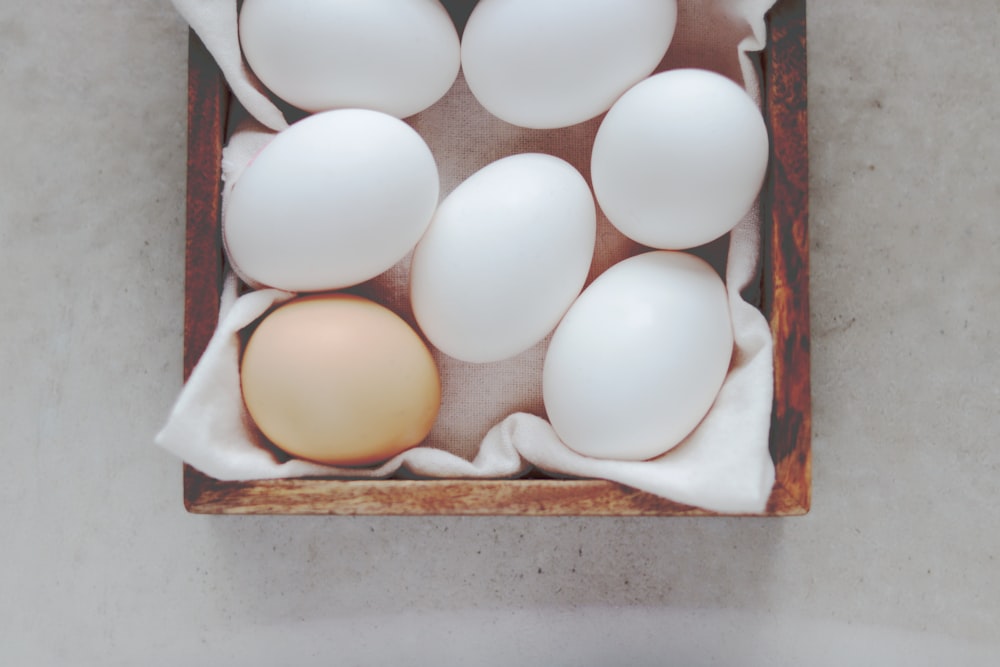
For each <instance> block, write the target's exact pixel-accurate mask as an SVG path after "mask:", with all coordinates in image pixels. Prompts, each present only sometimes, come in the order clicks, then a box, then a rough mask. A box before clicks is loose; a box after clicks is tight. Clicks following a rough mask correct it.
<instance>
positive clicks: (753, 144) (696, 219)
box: [591, 69, 768, 249]
mask: <svg viewBox="0 0 1000 667" xmlns="http://www.w3.org/2000/svg"><path fill="white" fill-rule="evenodd" d="M767 160H768V138H767V128H766V127H765V126H764V120H763V117H762V116H761V113H760V110H759V109H758V108H757V106H756V105H755V104H754V102H753V100H751V99H750V96H749V95H747V93H746V91H744V90H743V89H742V88H740V87H739V86H738V85H736V84H735V83H733V82H732V81H730V80H729V79H727V78H726V77H724V76H722V75H720V74H715V73H714V72H709V71H706V70H696V69H682V70H671V71H668V72H663V73H661V74H657V75H655V76H652V77H650V78H649V79H646V80H645V81H643V82H641V83H639V84H638V85H636V86H635V87H634V88H632V89H631V90H629V91H628V92H627V93H625V94H624V95H623V96H622V97H621V99H619V100H618V101H617V102H616V103H615V105H614V106H613V107H612V108H611V110H610V111H609V112H608V115H607V116H606V117H605V118H604V120H603V121H602V122H601V126H600V128H599V129H598V131H597V136H596V137H595V139H594V149H593V154H592V156H591V177H592V179H593V185H594V194H595V195H596V197H597V201H598V203H599V204H600V206H601V209H602V210H603V211H604V213H605V215H607V216H608V219H609V220H610V221H611V223H612V224H613V225H614V226H615V227H617V228H618V229H619V230H620V231H621V232H622V233H623V234H625V235H626V236H628V237H629V238H631V239H633V240H635V241H638V242H639V243H642V244H644V245H648V246H651V247H653V248H663V249H681V248H692V247H694V246H698V245H701V244H704V243H708V242H709V241H712V240H714V239H716V238H718V237H720V236H722V235H723V234H725V233H726V232H728V231H730V230H731V229H732V228H733V227H734V226H736V224H737V223H738V222H739V221H740V220H741V219H742V218H743V216H744V215H745V214H746V213H747V212H748V211H749V210H750V207H751V206H752V205H753V202H754V200H755V199H756V197H757V194H758V193H759V191H760V188H761V185H762V183H763V181H764V174H765V172H766V170H767Z"/></svg>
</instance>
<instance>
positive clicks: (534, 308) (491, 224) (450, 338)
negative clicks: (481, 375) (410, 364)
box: [410, 153, 596, 362]
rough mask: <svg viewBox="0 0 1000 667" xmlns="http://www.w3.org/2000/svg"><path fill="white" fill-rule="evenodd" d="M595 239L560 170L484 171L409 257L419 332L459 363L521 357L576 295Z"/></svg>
mask: <svg viewBox="0 0 1000 667" xmlns="http://www.w3.org/2000/svg"><path fill="white" fill-rule="evenodd" d="M595 234H596V210H595V205H594V200H593V196H592V195H591V192H590V187H589V186H588V185H587V182H586V181H585V180H584V178H583V176H581V175H580V173H579V172H578V171H577V170H576V169H575V168H574V167H573V166H572V165H570V164H569V163H568V162H566V161H564V160H562V159H559V158H556V157H553V156H551V155H545V154H541V153H524V154H519V155H513V156H510V157H506V158H503V159H500V160H498V161H496V162H493V163H492V164H489V165H487V166H486V167H484V168H482V169H481V170H479V171H478V172H476V173H475V174H473V175H472V176H470V177H469V178H468V179H467V180H465V181H464V182H462V183H461V184H460V185H459V186H458V187H457V188H456V189H455V190H454V191H453V192H452V193H451V194H450V195H448V197H447V198H446V199H445V200H444V201H443V202H442V203H441V205H440V207H439V208H438V210H437V213H436V214H435V215H434V219H433V221H432V222H431V224H430V227H429V228H428V229H427V232H426V234H425V235H424V237H423V239H421V241H420V243H419V244H418V245H417V248H416V250H415V251H414V253H413V261H412V265H411V271H410V296H411V302H412V305H413V313H414V316H415V317H416V320H417V322H418V324H419V325H420V328H421V330H422V331H423V333H424V335H426V336H427V338H428V339H429V340H430V341H431V343H433V344H434V345H435V346H436V347H437V348H438V349H439V350H441V351H442V352H444V353H445V354H447V355H449V356H452V357H455V358H457V359H460V360H462V361H469V362H488V361H499V360H502V359H506V358H509V357H511V356H514V355H516V354H518V353H520V352H523V351H524V350H526V349H528V348H530V347H532V346H533V345H535V344H536V343H538V342H539V341H540V340H542V339H543V338H544V337H545V336H546V335H548V334H549V333H550V332H551V331H552V329H553V328H554V327H555V326H556V324H557V323H558V322H559V318H560V317H562V315H563V313H565V312H566V309H567V308H569V305H570V303H572V301H573V299H574V298H576V296H577V295H578V294H579V293H580V290H581V289H582V287H583V284H584V281H585V280H586V278H587V272H588V270H589V269H590V263H591V258H592V256H593V252H594V243H595Z"/></svg>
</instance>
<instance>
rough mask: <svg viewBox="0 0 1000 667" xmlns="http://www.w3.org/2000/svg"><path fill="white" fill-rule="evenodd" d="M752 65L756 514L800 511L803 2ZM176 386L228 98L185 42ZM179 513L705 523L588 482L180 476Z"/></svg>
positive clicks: (806, 452) (214, 246) (212, 297)
mask: <svg viewBox="0 0 1000 667" xmlns="http://www.w3.org/2000/svg"><path fill="white" fill-rule="evenodd" d="M768 30H769V37H768V39H769V46H768V50H767V53H766V54H765V58H764V63H763V64H764V95H765V116H766V119H767V121H768V125H769V129H770V132H771V136H772V143H773V152H772V168H771V176H770V178H769V179H768V183H767V185H766V189H765V191H764V197H763V202H764V209H765V225H764V229H763V239H762V245H763V247H762V251H763V253H762V254H763V258H762V262H763V267H762V269H763V274H764V280H763V290H762V304H761V307H762V310H763V312H764V313H765V315H767V316H768V319H769V321H770V323H771V329H772V333H773V335H774V341H775V404H774V410H773V415H772V433H771V454H772V458H773V459H774V460H775V463H776V469H777V481H776V483H775V487H774V490H773V492H772V494H771V498H770V501H769V503H768V506H767V510H766V512H765V514H766V515H770V516H788V515H796V514H803V513H805V512H807V511H808V509H809V502H810V483H811V482H810V461H811V459H810V402H809V401H810V397H809V310H808V307H809V301H808V236H807V230H808V208H807V193H808V170H807V169H808V162H807V152H806V151H807V148H806V128H807V126H806V60H805V39H806V23H805V0H779V2H778V4H777V5H776V6H775V9H774V10H773V11H772V12H771V15H770V17H769V28H768ZM190 51H191V59H190V65H189V69H190V78H189V96H190V103H189V123H190V126H189V129H188V134H189V160H188V231H187V234H188V245H187V274H186V275H187V284H186V288H185V293H186V298H185V353H184V355H185V356H184V372H185V377H187V374H189V373H190V371H191V369H192V368H193V367H194V364H195V363H196V362H197V359H198V357H199V356H200V355H201V352H202V351H203V350H204V347H205V345H206V344H207V342H208V340H209V338H210V336H211V333H212V330H213V328H214V326H215V322H216V320H217V317H218V299H219V294H220V290H221V275H222V261H223V259H222V252H221V242H220V235H219V201H220V185H221V184H220V162H221V150H222V143H223V141H224V134H225V115H226V109H227V105H228V100H229V95H228V93H227V91H226V88H225V84H224V81H223V80H222V78H221V76H220V75H219V73H218V70H217V69H216V67H215V65H214V63H213V62H212V60H211V58H210V57H209V55H208V54H207V52H206V51H205V49H204V47H203V46H202V45H201V42H200V41H199V40H198V39H197V37H196V36H194V35H193V34H192V35H191V47H190ZM184 503H185V506H186V507H187V509H188V510H189V511H191V512H196V513H209V514H403V515H415V514H463V515H619V516H628V515H632V516H650V515H652V516H664V515H671V516H700V515H710V514H712V513H710V512H706V511H704V510H700V509H697V508H692V507H689V506H686V505H681V504H678V503H674V502H671V501H668V500H665V499H663V498H659V497H657V496H654V495H651V494H648V493H643V492H640V491H635V490H634V489H630V488H628V487H625V486H622V485H620V484H616V483H613V482H606V481H600V480H554V479H539V478H535V477H532V478H530V479H518V480H489V481H473V480H377V481H367V480H366V481H360V480H358V481H353V480H352V481H344V480H330V479H295V480H267V481H252V482H220V481H218V480H215V479H212V478H210V477H207V476H205V475H203V474H202V473H200V472H199V471H197V470H195V469H193V468H191V467H190V466H186V465H185V466H184Z"/></svg>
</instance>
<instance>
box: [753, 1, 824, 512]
mask: <svg viewBox="0 0 1000 667" xmlns="http://www.w3.org/2000/svg"><path fill="white" fill-rule="evenodd" d="M805 20H806V16H805V3H804V2H801V1H797V2H782V3H779V5H777V6H776V8H775V10H774V11H773V12H772V14H771V16H770V23H769V35H768V40H769V48H768V50H767V52H766V53H765V55H764V89H765V94H766V104H765V114H766V116H767V120H768V126H769V129H770V132H771V143H772V155H771V170H770V173H771V176H770V178H769V179H768V185H767V189H766V190H765V204H766V206H765V210H766V211H767V212H768V216H769V218H768V219H767V220H766V222H765V227H766V228H767V230H768V231H769V234H765V237H764V243H765V244H766V253H767V255H768V256H769V257H770V262H769V263H770V265H771V270H770V271H765V274H764V276H765V280H764V291H763V295H762V298H763V304H762V308H763V310H764V312H765V313H766V314H767V315H768V319H769V321H770V323H771V331H772V334H773V338H774V407H773V410H772V417H771V458H772V459H774V461H775V462H776V477H777V479H776V482H775V492H774V493H773V494H772V497H771V500H770V502H769V504H768V512H769V513H775V514H794V513H805V512H807V511H808V510H809V504H810V501H811V488H812V484H811V477H812V472H811V461H812V459H811V448H810V443H811V435H812V434H811V429H812V427H811V407H810V406H811V397H810V384H809V235H808V227H809V226H808V218H809V200H808V193H809V159H808V150H807V140H806V136H807V127H808V123H807V97H806V28H805Z"/></svg>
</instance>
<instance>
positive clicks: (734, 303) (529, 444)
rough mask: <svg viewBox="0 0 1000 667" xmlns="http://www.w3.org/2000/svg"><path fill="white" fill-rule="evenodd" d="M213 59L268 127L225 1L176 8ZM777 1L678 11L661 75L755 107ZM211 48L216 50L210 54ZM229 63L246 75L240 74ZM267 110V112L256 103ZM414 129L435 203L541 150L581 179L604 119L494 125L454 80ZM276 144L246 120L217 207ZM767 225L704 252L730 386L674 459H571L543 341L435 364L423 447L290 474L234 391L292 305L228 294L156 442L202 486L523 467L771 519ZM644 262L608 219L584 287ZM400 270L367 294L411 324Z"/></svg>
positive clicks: (264, 294)
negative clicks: (496, 356)
mask: <svg viewBox="0 0 1000 667" xmlns="http://www.w3.org/2000/svg"><path fill="white" fill-rule="evenodd" d="M175 3H176V4H177V5H178V8H179V9H181V10H182V13H183V14H184V16H185V17H186V18H187V19H188V20H189V21H190V22H191V24H192V26H193V27H194V28H195V30H196V31H198V32H199V34H200V35H201V37H202V39H203V40H204V41H205V42H206V44H207V45H208V47H209V49H210V50H211V52H212V53H213V55H215V57H216V58H220V59H221V60H223V61H225V62H226V63H228V65H227V66H223V70H224V72H225V74H226V76H227V79H228V80H229V82H230V85H231V86H233V87H234V90H243V91H244V93H243V94H242V95H240V94H238V95H237V96H238V97H239V99H240V100H241V102H242V103H243V104H244V105H245V106H246V107H247V109H248V111H249V112H250V114H251V116H252V117H254V118H256V120H257V121H259V122H260V123H261V124H263V125H265V126H267V127H271V128H275V127H276V125H280V124H277V123H275V122H274V118H273V113H272V110H275V111H276V107H274V105H273V104H271V102H270V101H268V100H267V99H266V98H265V97H263V96H262V95H261V96H260V97H259V98H258V97H255V96H253V95H248V94H246V92H245V89H246V87H247V86H250V87H251V88H253V89H254V91H255V92H256V91H257V89H256V88H254V86H255V85H259V84H256V83H255V82H254V81H253V80H252V79H249V78H245V74H246V69H245V66H242V60H241V59H240V57H239V54H238V53H233V51H232V49H233V46H234V44H237V45H238V43H237V42H235V41H234V37H233V35H234V34H235V30H236V27H235V22H236V18H235V10H234V9H233V5H234V3H233V0H202V2H200V3H199V2H195V1H194V0H175ZM771 4H773V0H710V1H702V2H698V1H697V0H681V1H680V2H679V7H678V9H679V11H678V27H677V32H676V34H675V37H674V41H673V43H672V45H671V48H670V51H669V52H668V54H667V56H666V58H665V59H664V62H663V64H662V65H661V69H670V68H674V67H682V66H684V67H688V66H701V67H705V68H707V69H713V70H716V71H720V72H722V73H724V74H726V75H728V76H730V77H731V78H733V79H735V80H738V81H739V80H742V81H743V82H744V83H745V85H746V88H747V90H748V92H749V93H750V94H751V96H752V97H754V99H756V100H758V101H759V99H760V91H759V84H758V79H757V65H756V60H755V59H754V58H752V57H750V56H749V55H748V54H747V52H750V51H756V50H759V49H761V48H762V47H763V39H764V22H763V16H764V12H766V11H767V9H769V8H770V6H771ZM213 40H214V43H210V42H213ZM236 61H238V62H239V63H240V64H241V66H240V67H235V66H234V65H233V63H234V62H236ZM261 99H263V101H264V102H265V103H259V102H260V101H261ZM407 120H408V122H409V123H410V124H411V125H412V126H413V127H414V128H415V129H417V131H418V132H420V133H421V135H422V136H423V137H424V138H425V139H426V140H427V142H428V144H429V145H430V147H431V149H432V151H433V152H434V154H435V156H436V157H437V159H438V163H439V167H440V168H441V177H442V193H443V194H447V193H448V192H449V191H450V190H451V189H453V188H454V187H455V186H456V185H457V184H458V183H460V182H461V181H462V180H463V179H464V178H465V177H466V176H468V175H469V174H471V173H473V172H474V171H476V170H477V169H479V168H481V167H482V166H485V165H486V164H488V163H489V162H492V161H493V160H495V159H498V158H500V157H503V156H505V155H510V154H513V153H519V152H527V151H541V152H548V153H552V154H555V155H558V156H559V157H562V158H564V159H566V160H568V161H569V162H570V163H571V164H574V165H575V166H577V167H578V168H579V169H580V170H581V172H582V173H583V174H585V175H587V174H589V158H590V146H591V145H592V141H593V136H594V133H595V132H596V130H597V126H598V124H599V119H595V120H594V121H590V122H588V123H583V124H581V125H578V126H574V127H571V128H567V129H565V130H556V131H547V132H539V131H535V130H524V129H521V128H516V127H513V126H511V125H508V124H506V123H503V122H502V121H499V120H497V119H495V118H493V117H492V116H491V115H490V114H488V113H487V112H486V111H485V110H483V109H482V107H481V106H479V105H478V103H477V102H475V100H474V99H473V98H472V95H471V93H470V92H469V90H468V88H467V87H466V86H465V83H464V80H463V79H462V78H461V77H459V80H458V81H457V82H456V84H455V86H454V87H453V88H452V90H451V91H450V92H449V93H448V95H446V96H445V98H444V99H442V100H441V101H440V102H439V103H437V104H436V105H434V106H433V107H431V108H430V109H428V110H427V111H425V112H423V113H421V114H418V115H417V116H414V117H412V118H410V119H407ZM272 136H273V133H271V132H269V131H268V130H267V129H266V128H264V127H260V126H257V125H255V124H254V123H253V122H252V121H251V122H248V123H244V124H243V125H242V126H241V128H240V129H239V130H238V131H237V132H236V133H235V134H234V136H233V137H232V138H231V140H230V142H229V144H228V145H227V147H226V151H225V153H224V157H223V177H224V179H225V181H226V183H225V188H224V196H225V194H226V193H228V191H229V189H230V188H231V187H232V184H233V183H234V182H235V181H236V180H237V179H238V178H239V175H240V173H241V172H242V170H243V168H244V167H245V166H246V164H247V163H248V162H249V161H250V159H251V158H252V157H253V155H255V154H256V152H258V151H259V150H260V149H261V148H262V147H263V146H264V145H266V143H267V142H268V141H269V140H270V138H271V137H272ZM759 245H760V219H759V214H758V212H757V210H756V209H755V210H754V211H752V212H751V213H750V214H749V215H748V216H747V217H746V218H745V219H744V220H743V221H742V222H741V223H740V224H739V225H738V226H737V228H736V229H735V230H734V231H733V232H732V233H731V234H730V236H729V240H728V247H727V246H726V243H725V242H722V243H716V244H713V245H712V246H711V247H710V248H709V249H708V254H709V257H708V258H709V259H710V260H714V261H715V263H716V264H717V265H722V266H723V267H724V273H725V279H726V284H727V289H728V290H729V297H730V304H731V311H732V316H733V324H734V333H735V344H734V356H733V361H732V363H731V367H730V372H729V374H728V376H727V378H726V382H725V384H724V385H723V388H722V391H721V392H720V394H719V396H718V398H717V400H716V402H715V404H714V406H713V408H712V410H711V411H710V412H709V414H708V415H707V416H706V417H705V419H704V420H703V421H702V423H701V424H700V425H699V426H698V428H697V429H696V430H695V431H694V432H693V433H692V434H691V435H690V436H689V437H688V438H687V439H686V440H685V441H684V442H683V443H681V444H680V445H679V446H677V447H676V448H674V449H673V450H671V451H670V452H668V453H666V454H664V455H663V456H660V457H658V458H656V459H654V460H651V461H644V462H622V461H606V460H597V459H590V458H587V457H583V456H580V455H578V454H576V453H574V452H573V451H572V450H570V449H568V448H567V447H566V446H565V445H563V444H562V443H561V442H560V441H559V439H558V438H557V437H556V435H555V433H554V431H553V430H552V428H551V427H550V426H549V424H548V423H547V422H546V421H545V420H544V419H543V418H542V417H543V416H544V406H543V405H542V400H541V364H542V360H543V359H544V353H545V348H546V345H547V339H546V341H543V342H542V343H540V344H538V345H536V346H535V347H534V348H532V349H531V350H528V351H527V352H525V353H523V354H521V355H518V356H517V357H515V358H514V359H511V360H507V361H504V362H498V363H494V364H478V365H477V364H465V363H463V362H458V361H456V360H454V359H451V358H449V357H447V356H445V355H442V354H440V353H437V352H436V351H435V359H436V360H437V362H438V365H439V369H440V371H441V375H442V382H443V386H444V392H443V402H442V409H441V414H440V416H439V418H438V421H437V423H436V425H435V427H434V429H433V430H432V432H431V434H430V436H429V437H428V439H427V440H426V441H425V443H424V445H423V446H421V447H417V448H414V449H411V450H409V451H407V452H404V453H403V454H400V455H399V456H397V457H395V458H393V459H392V460H390V461H388V462H386V463H385V464H383V465H381V466H378V467H376V468H372V469H364V470H357V469H338V468H331V467H327V466H321V465H317V464H313V463H308V462H304V461H298V460H294V459H293V460H290V461H285V462H279V461H277V460H275V458H274V457H273V456H272V455H271V453H270V452H269V451H268V450H266V449H264V448H262V447H260V446H258V444H256V442H255V441H254V437H255V436H254V435H253V430H252V429H251V428H248V417H247V415H246V413H245V410H244V408H243V404H242V399H241V397H240V393H239V374H238V373H239V371H238V365H237V364H238V355H239V342H238V337H237V332H238V331H239V330H240V329H241V328H243V327H244V326H246V325H247V324H249V323H250V322H252V321H253V320H254V319H256V318H257V317H259V316H260V315H261V314H263V313H264V312H265V311H266V310H267V309H268V308H269V307H270V306H271V305H273V304H274V303H276V302H277V301H280V300H284V299H287V298H289V297H290V296H291V295H290V294H288V293H285V292H279V291H277V290H259V291H253V292H249V293H248V294H245V295H244V296H242V297H240V298H238V299H237V298H235V294H236V288H235V281H234V280H233V279H232V278H230V280H228V281H227V286H226V291H225V294H224V297H223V308H222V313H221V315H220V321H219V326H218V328H217V331H216V333H215V335H214V336H213V338H212V341H211V342H210V344H209V346H208V349H207V350H206V352H205V354H204V355H203V357H202V359H201V360H200V361H199V363H198V366H197V367H196V368H195V369H194V371H193V373H192V375H191V377H190V378H189V380H188V382H187V384H186V385H185V388H184V390H183V391H182V392H181V395H180V397H179V398H178V401H177V403H176V405H175V406H174V409H173V411H172V413H171V415H170V417H169V418H168V421H167V424H166V426H165V427H164V428H163V430H162V431H161V432H160V433H159V434H158V436H157V438H156V441H157V443H158V444H160V445H161V446H163V447H165V448H167V449H168V450H170V451H172V452H174V453H175V454H177V455H178V456H179V457H181V458H182V459H183V460H185V461H187V462H188V463H190V464H191V465H193V466H194V467H196V468H198V469H199V470H201V471H202V472H204V473H206V474H208V475H211V476H213V477H216V478H218V479H224V480H246V479H265V478H277V477H297V476H306V475H325V476H347V477H385V476H391V475H393V474H397V473H399V474H406V473H409V474H413V475H417V476H426V477H467V478H505V477H512V476H517V475H520V474H522V473H524V472H525V471H526V470H527V469H528V468H529V467H530V466H531V465H534V466H537V467H538V468H540V469H542V470H545V471H548V472H551V473H554V474H558V475H567V476H577V477H588V478H600V479H608V480H612V481H616V482H620V483H623V484H626V485H628V486H631V487H634V488H637V489H640V490H643V491H648V492H650V493H654V494H656V495H659V496H662V497H665V498H669V499H671V500H675V501H677V502H682V503H686V504H690V505H695V506H698V507H702V508H705V509H708V510H714V511H719V512H732V513H754V512H760V511H762V510H763V509H764V507H765V505H766V502H767V499H768V496H769V494H770V490H771V487H772V485H773V483H774V466H773V463H772V462H771V459H770V454H769V450H768V433H769V428H770V415H771V401H772V395H773V384H772V383H773V380H772V373H773V371H772V356H771V355H772V349H771V333H770V328H769V326H768V324H767V321H766V320H765V318H764V317H763V315H762V314H761V312H760V311H759V310H758V309H757V308H755V307H754V306H752V305H750V304H749V303H747V302H746V301H745V300H744V298H743V296H742V293H743V292H747V293H748V294H751V293H752V290H753V289H754V287H753V286H754V285H755V284H757V278H758V275H759ZM639 250H641V248H640V247H638V246H637V245H635V244H634V243H632V242H630V241H628V240H627V239H625V238H624V237H623V236H621V235H620V234H619V233H618V232H617V231H616V230H614V228H613V227H611V226H610V224H609V223H608V222H607V220H606V219H603V218H602V219H601V220H600V222H599V228H598V247H597V250H596V251H595V258H594V264H593V268H592V271H591V276H590V277H591V279H593V278H594V277H596V275H598V274H599V273H600V272H602V271H603V270H604V269H605V268H607V267H608V266H611V265H612V264H614V263H615V262H617V261H619V260H621V259H623V258H625V257H627V256H629V255H631V254H634V253H635V252H637V251H639ZM408 259H409V258H406V259H404V260H403V261H402V262H400V263H399V264H398V265H397V266H395V267H393V268H392V269H390V270H389V271H388V272H386V273H385V274H383V275H382V276H380V277H378V278H376V279H375V280H373V281H371V282H370V283H368V284H366V285H365V290H366V291H368V292H370V296H372V297H373V298H374V299H375V300H376V301H379V302H381V303H383V304H384V305H386V306H388V307H390V308H392V309H393V310H395V311H397V312H398V313H399V314H400V315H401V316H403V317H404V319H407V320H408V321H409V322H410V323H411V324H412V323H413V318H412V313H410V311H409V303H408V299H407V284H408Z"/></svg>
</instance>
